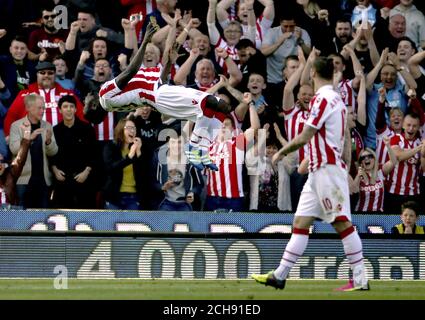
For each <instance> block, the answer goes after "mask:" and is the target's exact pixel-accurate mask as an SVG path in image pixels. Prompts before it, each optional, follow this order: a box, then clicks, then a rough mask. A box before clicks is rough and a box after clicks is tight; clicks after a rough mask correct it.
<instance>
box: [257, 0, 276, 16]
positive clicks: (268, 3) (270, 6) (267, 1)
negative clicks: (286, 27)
mask: <svg viewBox="0 0 425 320" xmlns="http://www.w3.org/2000/svg"><path fill="white" fill-rule="evenodd" d="M258 2H259V3H261V4H262V5H263V6H264V10H263V18H266V19H267V20H270V21H273V20H274V17H275V8H274V2H273V0H258Z"/></svg>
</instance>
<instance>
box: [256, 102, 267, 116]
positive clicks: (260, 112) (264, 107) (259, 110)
mask: <svg viewBox="0 0 425 320" xmlns="http://www.w3.org/2000/svg"><path fill="white" fill-rule="evenodd" d="M264 110H266V105H265V104H262V105H261V106H259V107H258V109H257V113H258V114H262V113H263V112H264Z"/></svg>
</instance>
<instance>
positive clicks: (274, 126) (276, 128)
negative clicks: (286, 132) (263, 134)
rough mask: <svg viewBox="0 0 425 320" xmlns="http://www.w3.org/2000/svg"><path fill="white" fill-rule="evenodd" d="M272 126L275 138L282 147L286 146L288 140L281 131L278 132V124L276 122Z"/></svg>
mask: <svg viewBox="0 0 425 320" xmlns="http://www.w3.org/2000/svg"><path fill="white" fill-rule="evenodd" d="M273 128H274V132H275V133H276V138H277V140H279V142H280V144H281V145H282V147H284V146H286V144H287V143H288V141H287V140H286V139H285V138H284V137H283V136H282V132H280V129H279V126H278V125H277V123H276V122H275V123H273Z"/></svg>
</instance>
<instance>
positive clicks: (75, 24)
mask: <svg viewBox="0 0 425 320" xmlns="http://www.w3.org/2000/svg"><path fill="white" fill-rule="evenodd" d="M80 25H81V24H80V21H78V20H77V21H74V22H73V23H71V29H70V31H69V32H70V33H71V34H73V35H76V34H77V32H78V31H80Z"/></svg>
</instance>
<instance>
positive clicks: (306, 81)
mask: <svg viewBox="0 0 425 320" xmlns="http://www.w3.org/2000/svg"><path fill="white" fill-rule="evenodd" d="M319 55H320V51H319V50H317V49H316V48H315V47H313V49H312V50H311V52H310V54H309V56H308V59H307V62H306V63H305V67H304V70H303V72H302V74H301V80H300V85H302V86H303V85H311V79H310V70H311V68H312V66H313V61H314V60H316V58H317V57H318V56H319Z"/></svg>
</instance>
